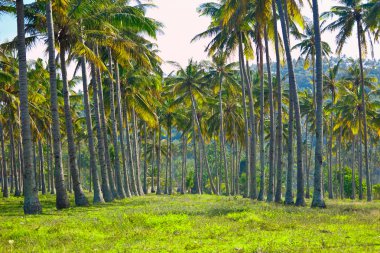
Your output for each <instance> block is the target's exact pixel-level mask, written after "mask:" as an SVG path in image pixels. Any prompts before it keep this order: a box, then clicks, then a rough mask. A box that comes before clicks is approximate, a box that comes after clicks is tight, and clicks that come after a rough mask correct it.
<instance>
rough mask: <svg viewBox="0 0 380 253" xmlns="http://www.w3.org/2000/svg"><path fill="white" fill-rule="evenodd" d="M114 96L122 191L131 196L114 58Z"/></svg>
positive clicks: (119, 91)
mask: <svg viewBox="0 0 380 253" xmlns="http://www.w3.org/2000/svg"><path fill="white" fill-rule="evenodd" d="M114 64H115V73H116V75H115V77H116V78H115V79H116V80H115V81H116V83H115V87H116V89H115V96H116V103H117V121H118V123H119V135H120V136H119V140H120V149H121V159H122V162H123V163H122V164H123V174H124V175H123V176H124V191H125V194H126V196H127V197H131V196H132V194H131V189H130V187H129V186H130V182H129V181H130V180H129V175H128V170H127V162H126V160H127V157H126V151H125V145H124V132H123V117H122V111H123V109H122V106H123V105H122V103H121V90H120V73H119V64H118V62H117V61H116V60H115V63H114Z"/></svg>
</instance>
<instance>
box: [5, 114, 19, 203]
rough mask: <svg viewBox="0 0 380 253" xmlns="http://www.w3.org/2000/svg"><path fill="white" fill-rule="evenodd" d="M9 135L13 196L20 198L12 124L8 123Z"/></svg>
mask: <svg viewBox="0 0 380 253" xmlns="http://www.w3.org/2000/svg"><path fill="white" fill-rule="evenodd" d="M8 125H9V135H10V148H11V159H12V160H11V162H12V165H13V166H12V167H11V169H12V170H13V176H14V182H15V192H14V195H15V196H16V197H19V196H21V190H20V184H19V177H18V172H17V165H16V149H15V141H14V135H13V123H12V122H11V121H9V123H8Z"/></svg>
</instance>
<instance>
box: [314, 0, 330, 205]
mask: <svg viewBox="0 0 380 253" xmlns="http://www.w3.org/2000/svg"><path fill="white" fill-rule="evenodd" d="M313 21H314V33H315V49H316V80H317V82H316V115H315V116H316V131H315V133H316V146H315V164H314V165H315V168H314V193H313V202H312V204H311V206H312V207H320V208H324V207H326V205H325V201H324V200H323V191H322V156H323V154H322V150H323V147H322V145H323V72H322V71H323V68H322V67H323V66H322V48H321V32H320V26H319V9H318V0H313Z"/></svg>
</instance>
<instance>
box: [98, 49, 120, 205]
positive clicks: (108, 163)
mask: <svg viewBox="0 0 380 253" xmlns="http://www.w3.org/2000/svg"><path fill="white" fill-rule="evenodd" d="M96 54H97V55H98V54H99V53H98V47H96ZM96 73H97V75H96V78H97V85H98V90H97V92H98V102H99V117H100V126H101V128H100V130H101V131H102V137H103V147H104V159H105V164H106V169H107V176H108V182H109V187H110V189H111V193H112V195H113V198H119V196H118V194H117V190H116V186H115V181H114V179H113V171H112V167H111V159H110V153H109V148H108V138H107V122H106V114H105V109H104V99H103V83H102V77H101V72H100V69H99V68H96Z"/></svg>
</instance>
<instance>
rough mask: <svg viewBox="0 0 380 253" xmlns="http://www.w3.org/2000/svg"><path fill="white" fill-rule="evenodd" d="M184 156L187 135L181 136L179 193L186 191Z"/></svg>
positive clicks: (185, 156)
mask: <svg viewBox="0 0 380 253" xmlns="http://www.w3.org/2000/svg"><path fill="white" fill-rule="evenodd" d="M186 158H187V135H186V133H183V136H182V176H181V194H185V193H186Z"/></svg>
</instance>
